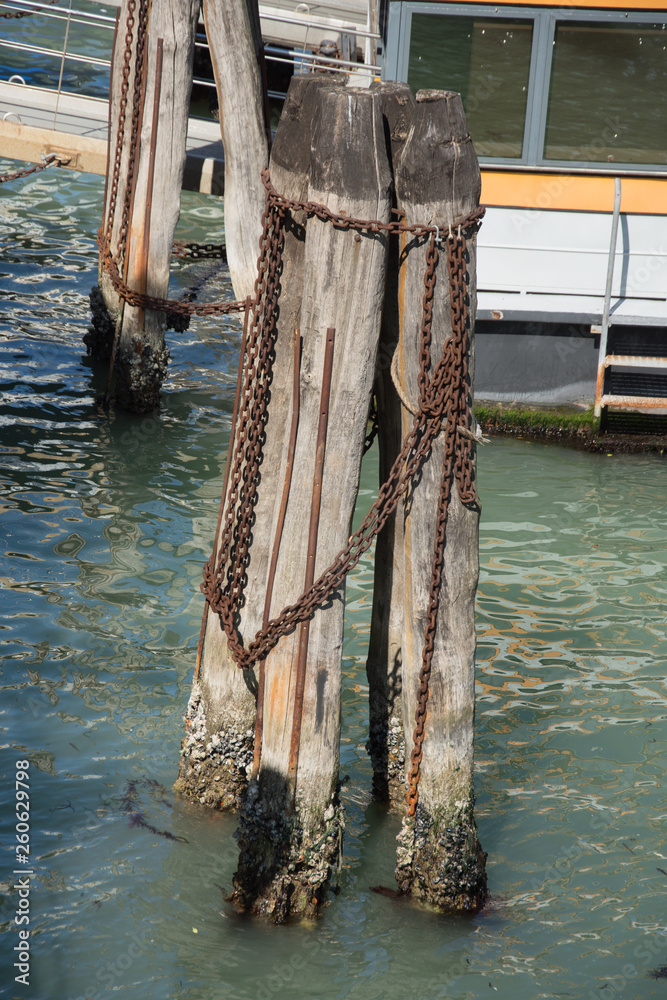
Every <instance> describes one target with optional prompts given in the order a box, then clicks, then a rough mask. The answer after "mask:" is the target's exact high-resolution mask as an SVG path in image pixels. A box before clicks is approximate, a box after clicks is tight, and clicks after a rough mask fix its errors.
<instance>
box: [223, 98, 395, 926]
mask: <svg viewBox="0 0 667 1000" xmlns="http://www.w3.org/2000/svg"><path fill="white" fill-rule="evenodd" d="M390 183H391V177H390V173H389V167H388V163H387V156H386V149H385V143H384V136H383V131H382V113H381V104H380V99H379V97H378V96H377V95H376V94H374V93H370V92H369V91H368V90H357V89H353V88H349V87H346V88H336V87H334V88H331V89H327V88H324V89H323V90H322V91H321V92H320V93H318V95H317V98H316V106H315V113H314V116H313V130H312V140H311V157H310V180H309V186H308V199H309V201H311V202H317V203H320V204H321V203H326V205H327V206H328V208H329V209H330V210H331V211H332V212H334V213H338V214H341V213H345V214H346V215H347V216H349V217H356V218H362V219H379V220H380V221H385V222H386V221H388V220H389V216H390V208H391V202H390ZM386 252H387V237H386V235H385V234H382V233H372V232H358V231H357V232H354V231H352V232H350V231H346V230H345V229H340V228H336V227H334V226H333V225H332V224H331V222H329V221H323V220H322V219H321V218H318V217H311V218H309V220H308V225H307V229H306V243H305V257H304V275H303V296H302V304H301V312H300V321H299V322H300V333H301V338H302V344H303V349H302V358H301V379H300V393H299V397H300V398H299V430H298V435H297V439H296V449H295V455H294V469H295V470H298V474H295V475H294V476H293V478H292V487H291V492H290V497H289V502H288V505H287V510H286V518H285V523H284V528H283V531H282V541H281V545H280V554H279V558H278V564H277V572H276V580H275V584H274V589H273V600H272V606H271V613H272V616H275V614H276V612H278V611H279V610H280V609H281V608H282V607H284V606H285V605H286V604H287V603H290V602H293V601H294V599H295V598H296V597H298V595H299V594H300V593H301V591H302V590H303V589H304V586H305V587H306V588H307V586H308V580H309V578H310V577H309V576H308V575H307V568H308V567H310V572H311V573H313V572H314V574H315V576H318V575H319V574H320V573H321V571H322V570H324V569H325V568H326V567H327V566H328V565H329V563H330V562H331V561H332V559H333V558H334V556H335V555H336V554H337V553H338V552H339V551H340V550H341V549H342V548H344V547H345V545H346V543H347V539H348V535H349V531H350V523H351V518H352V514H353V511H354V503H355V499H356V493H357V488H358V481H359V472H360V465H361V454H362V449H363V441H364V437H365V430H366V418H367V414H368V406H369V402H370V395H371V389H372V384H373V374H374V367H375V360H376V353H377V345H378V337H379V330H380V317H381V308H382V296H383V291H384V278H385V265H386ZM333 330H335V345H334V346H333V350H332V340H333V337H332V331H333ZM327 345H328V347H327ZM327 358H328V359H329V360H330V361H332V368H331V371H330V377H331V396H330V402H329V406H328V419H327V423H328V426H329V434H328V436H327V437H326V444H325V447H324V461H323V468H322V475H321V482H320V487H319V488H320V489H321V511H322V523H321V524H320V526H319V530H318V529H317V523H316V518H315V519H313V511H314V510H315V504H314V502H313V498H314V494H315V491H314V484H315V485H317V472H316V469H317V466H316V464H315V460H316V456H317V455H318V454H320V451H321V446H322V438H321V436H320V437H318V438H317V440H316V435H315V428H316V427H317V426H318V424H319V423H320V416H321V412H322V407H323V405H324V396H325V394H324V393H323V392H322V384H323V378H325V377H326V373H327V372H328V366H327V364H326V359H327ZM314 473H315V480H314V479H313V475H314ZM309 523H310V525H311V531H310V532H308V530H307V526H308V524H309ZM343 612H344V598H343V593H342V588H341V590H340V591H338V592H336V593H335V594H333V595H332V597H331V598H330V601H329V602H327V605H326V606H325V607H324V608H322V609H320V610H318V611H316V612H315V615H314V617H313V619H312V622H311V623H310V629H309V635H307V634H305V630H304V626H303V625H302V626H301V627H300V628H299V629H297V630H296V631H295V632H293V633H291V634H289V635H287V636H285V637H284V638H283V639H281V640H280V641H279V643H278V645H277V646H276V647H275V648H274V649H273V650H272V651H271V652H270V653H269V656H268V658H267V661H266V685H265V691H264V706H263V708H264V711H263V730H262V734H261V756H260V760H259V774H258V780H257V782H256V783H253V785H252V787H251V788H250V790H249V794H248V799H247V802H246V805H245V807H244V810H243V813H242V820H241V827H240V831H239V845H240V849H241V853H240V859H239V868H238V871H237V873H236V876H235V878H234V885H235V893H234V898H235V899H236V901H237V903H238V904H239V905H240V906H241V907H242V908H244V909H251V910H254V911H255V912H261V913H264V914H267V915H270V916H271V917H272V919H274V920H284V919H286V918H287V917H288V916H290V915H298V914H301V915H303V914H306V915H314V914H315V913H316V912H317V910H318V907H319V905H320V903H321V902H322V896H323V894H324V891H325V887H326V884H327V883H328V882H329V881H330V879H331V874H332V870H333V868H334V867H335V865H336V862H337V859H338V856H339V851H340V838H341V835H342V817H341V811H340V807H339V804H338V798H337V786H338V762H339V732H340V688H341V650H342V641H343ZM301 699H302V703H301V704H299V702H300V700H301Z"/></svg>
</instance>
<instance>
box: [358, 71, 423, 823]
mask: <svg viewBox="0 0 667 1000" xmlns="http://www.w3.org/2000/svg"><path fill="white" fill-rule="evenodd" d="M373 86H374V88H376V89H378V93H379V95H380V100H381V102H382V116H383V124H384V131H385V140H386V142H387V147H388V152H389V160H390V164H391V165H392V169H395V167H396V164H397V163H398V162H399V161H400V157H401V154H402V152H403V147H404V145H405V140H406V139H407V137H408V133H409V131H410V126H411V124H412V117H413V110H414V105H415V100H414V97H413V95H412V91H411V90H410V88H409V87H408V85H407V84H405V83H383V84H381V85H379V87H378V85H377V84H374V85H373ZM394 207H396V203H395V193H394ZM398 271H399V238H398V236H397V235H394V236H391V237H390V240H389V255H388V260H387V280H386V284H385V293H384V303H383V307H382V329H381V331H380V347H379V351H378V360H377V365H376V373H375V396H376V401H377V408H378V453H379V482H380V484H382V483H384V482H385V481H386V479H387V476H388V474H389V470H390V469H391V467H392V465H393V463H394V460H395V458H396V456H397V455H398V453H399V451H400V448H401V443H402V425H401V403H400V400H399V398H398V394H397V392H396V389H395V388H394V384H393V380H392V377H391V362H392V358H393V355H394V351H395V350H396V347H397V345H398V339H399V309H398ZM399 509H400V508H399ZM402 637H403V520H402V517H397V514H396V512H394V513H393V514H392V515H391V516H390V517H389V519H388V520H387V523H386V524H385V526H384V528H383V529H382V531H381V532H380V534H379V535H378V538H377V542H376V545H375V566H374V579H373V611H372V617H371V634H370V642H369V647H368V659H367V662H366V675H367V677H368V700H369V705H368V714H369V740H368V749H369V753H370V757H371V763H372V765H373V792H374V795H375V797H376V798H377V799H379V800H380V801H386V802H388V803H389V804H390V805H392V806H394V807H396V808H401V807H403V806H404V805H405V775H404V764H405V736H404V732H403V713H402V702H401V686H402V669H401V663H402Z"/></svg>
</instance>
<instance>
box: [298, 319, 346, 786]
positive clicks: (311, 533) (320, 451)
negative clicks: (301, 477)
mask: <svg viewBox="0 0 667 1000" xmlns="http://www.w3.org/2000/svg"><path fill="white" fill-rule="evenodd" d="M335 337H336V330H335V328H334V327H332V326H330V327H329V329H328V330H327V339H326V346H325V351H324V372H323V375H322V395H321V397H320V418H319V421H318V425H317V448H316V451H315V472H314V475H313V499H312V502H311V506H310V526H309V530H308V551H307V554H306V578H305V582H304V591H307V590H309V589H310V588H311V587H312V585H313V581H314V579H315V556H316V555H317V532H318V528H319V524H320V501H321V499H322V472H323V469H324V452H325V449H326V442H327V427H328V423H329V396H330V393H331V374H332V370H333V353H334V340H335ZM309 635H310V619H307V620H306V621H305V622H302V624H301V628H300V630H299V649H298V654H297V666H296V683H295V690H294V715H293V718H292V738H291V740H290V759H289V780H290V783H291V788H292V805H293V804H294V799H295V796H296V775H297V769H298V766H299V745H300V742H301V719H302V716H303V696H304V692H305V688H306V661H307V659H308V638H309Z"/></svg>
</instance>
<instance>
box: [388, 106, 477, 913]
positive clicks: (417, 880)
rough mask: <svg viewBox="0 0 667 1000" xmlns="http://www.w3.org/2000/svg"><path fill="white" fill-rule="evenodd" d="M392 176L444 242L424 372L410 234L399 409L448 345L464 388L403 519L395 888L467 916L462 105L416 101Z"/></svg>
mask: <svg viewBox="0 0 667 1000" xmlns="http://www.w3.org/2000/svg"><path fill="white" fill-rule="evenodd" d="M395 177H396V192H397V201H398V206H399V209H402V210H403V212H404V213H405V222H406V223H407V224H408V225H410V224H412V223H416V222H427V223H429V224H430V225H437V226H439V227H440V236H441V237H442V242H440V243H436V244H435V246H436V247H439V251H438V259H437V265H436V270H435V280H436V284H435V290H434V295H433V317H432V329H431V337H432V339H431V344H430V362H428V363H427V364H426V365H424V362H423V359H422V357H420V347H421V336H420V319H421V315H422V305H421V303H422V299H423V295H424V263H423V262H424V252H423V248H422V249H421V251H417V252H415V249H414V246H413V247H410V245H409V234H405V235H404V239H403V247H402V255H401V269H400V273H399V302H400V319H401V334H400V347H399V355H398V365H397V376H398V380H399V384H400V386H399V387H400V388H402V391H403V393H404V395H405V397H406V401H407V402H408V403H410V402H412V407H413V408H416V407H417V406H418V405H419V403H420V401H421V400H422V399H423V393H424V375H425V373H428V372H429V371H431V372H432V370H433V367H434V366H435V364H436V361H437V360H438V359H439V358H440V357H441V356H442V352H443V347H444V344H445V341H447V340H449V341H451V344H450V347H449V351H450V358H451V364H450V365H449V375H450V377H449V382H450V387H451V390H452V397H450V398H456V394H457V393H458V388H459V386H460V388H461V389H462V390H463V391H462V395H461V397H460V399H461V404H460V406H459V408H458V411H455V412H451V411H449V415H447V413H448V411H447V406H448V405H450V404H448V403H447V401H446V399H445V398H443V406H444V407H445V414H446V419H445V421H444V422H443V427H442V431H441V433H440V434H439V435H438V437H437V438H436V439H435V441H434V443H433V445H432V448H431V451H430V455H429V456H428V458H427V460H426V461H425V463H424V464H423V466H422V468H421V472H420V473H419V475H418V477H417V479H416V481H415V483H414V484H413V488H412V489H411V491H410V493H409V495H408V500H407V504H406V505H405V507H404V509H403V511H402V514H403V523H404V567H403V570H404V609H405V611H404V630H403V642H402V647H403V718H404V719H405V728H406V742H407V744H408V746H407V749H408V751H410V750H412V754H411V759H408V760H407V761H406V778H407V782H408V785H409V788H410V791H409V797H408V801H409V803H410V802H411V803H412V805H411V806H410V805H409V808H408V815H407V816H406V817H405V819H404V821H403V827H402V830H401V833H400V834H399V838H398V843H399V847H398V855H397V866H396V878H397V881H398V884H399V887H400V888H401V890H403V891H405V892H410V893H412V894H413V895H415V896H418V897H420V898H422V899H425V900H427V901H428V902H430V903H432V904H434V905H436V906H437V907H439V908H442V909H447V908H451V909H454V910H458V911H475V910H478V909H479V908H480V907H481V906H482V905H483V903H484V901H485V899H486V872H485V857H486V856H485V855H484V853H483V852H482V849H481V847H480V845H479V841H478V839H477V831H476V826H475V821H474V817H473V806H474V790H473V733H474V716H475V687H474V681H475V678H474V651H475V633H474V600H475V589H476V585H477V577H478V566H479V561H478V559H479V557H478V522H479V509H478V506H477V504H476V503H475V500H474V456H473V451H472V449H473V448H474V445H473V442H471V441H470V426H471V423H472V410H471V407H472V399H471V379H472V370H471V367H470V366H471V360H469V356H468V355H469V348H468V345H467V342H466V341H467V337H466V335H465V329H464V328H465V326H466V322H465V315H463V319H462V321H459V320H458V319H457V316H456V312H457V309H458V306H462V311H463V313H465V311H466V310H469V311H470V316H469V319H470V331H472V326H473V324H474V314H473V313H472V310H474V302H475V287H474V275H475V239H474V236H471V237H470V238H469V239H468V241H467V248H466V256H467V258H468V259H467V261H464V262H463V265H462V268H459V270H458V271H457V275H458V277H457V278H456V281H457V282H458V289H457V295H456V301H455V303H454V307H455V308H454V312H452V310H451V302H450V281H449V276H448V268H447V255H448V253H450V254H456V253H457V252H458V251H460V250H461V249H462V247H463V243H462V240H461V234H459V232H458V230H457V228H456V223H457V221H458V220H459V219H464V218H465V217H466V216H468V215H469V213H472V212H473V211H474V210H475V209H476V208H477V206H478V204H479V193H480V174H479V166H478V163H477V158H476V156H475V152H474V149H473V146H472V143H471V140H470V135H469V133H468V130H467V126H466V122H465V116H464V113H463V106H462V104H461V99H460V96H459V95H458V94H452V93H448V92H443V91H421V92H420V93H419V94H417V106H416V109H415V114H414V120H413V124H412V128H411V130H410V134H409V136H408V139H407V141H406V143H405V148H404V151H403V154H402V156H401V158H400V161H399V163H398V164H397V166H396V170H395ZM450 227H453V228H451V230H450ZM463 238H464V239H465V233H464V234H463ZM417 242H422V243H423V241H417ZM466 263H467V273H468V275H469V276H470V277H471V279H472V280H471V283H470V285H468V286H467V287H466V286H463V285H462V282H463V281H464V280H465V279H464V278H463V272H464V269H465V265H466ZM459 292H460V296H459V294H458V293H459ZM455 323H456V326H457V327H458V332H457V330H456V329H454V335H453V327H454V324H455ZM462 328H463V332H462ZM461 334H462V335H461ZM427 360H428V359H427ZM412 419H413V418H412V415H411V413H410V412H408V410H407V408H404V414H403V430H404V433H407V431H408V429H409V427H410V426H411V425H412ZM461 427H462V428H463V430H460V428H461ZM448 463H449V464H448ZM471 480H473V482H472V483H471ZM462 490H463V492H464V497H463V498H462V497H461V495H460V494H461V491H462ZM447 500H448V503H447ZM443 510H444V512H445V515H444V517H443ZM437 531H438V532H446V535H445V541H446V544H445V546H444V555H443V562H442V567H441V574H442V586H441V589H440V592H439V600H438V599H437V588H436V599H435V602H434V584H435V583H436V582H437V581H435V580H434V575H436V576H437V575H438V573H439V572H440V570H438V567H437V566H436V563H437V558H436V557H435V556H434V549H436V550H437V547H438V546H437V535H436V532H437ZM434 570H436V573H435V574H434ZM429 636H430V639H429ZM427 639H429V641H431V640H432V643H433V654H432V659H431V660H430V663H428V662H427V660H428V656H427V655H426V654H425V653H424V650H425V641H426V640H427ZM426 645H427V647H428V643H427V644H426ZM425 692H426V693H425ZM420 717H421V723H420V722H419V719H420ZM412 720H416V721H417V725H416V730H417V731H419V730H420V729H421V728H422V727H423V744H421V746H420V745H419V744H420V740H419V737H418V739H417V743H416V745H415V746H414V747H413V740H412V739H411V738H410V730H411V729H412V725H411V723H412ZM406 756H407V754H406ZM410 813H414V814H413V815H411V814H410Z"/></svg>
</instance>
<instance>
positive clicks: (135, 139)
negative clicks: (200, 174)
mask: <svg viewBox="0 0 667 1000" xmlns="http://www.w3.org/2000/svg"><path fill="white" fill-rule="evenodd" d="M150 7H151V4H150V3H149V8H148V9H149V17H150ZM128 20H129V17H128ZM148 23H150V21H149V22H148ZM146 33H148V24H147V26H146ZM111 72H112V73H113V66H112V68H111ZM147 73H148V45H146V46H145V47H144V51H143V60H142V64H141V66H135V75H138V74H141V85H140V91H139V92H140V94H141V100H140V101H139V111H138V115H137V130H136V132H135V133H134V134H133V136H132V140H131V147H134V164H135V166H134V170H133V172H132V176H131V177H130V196H129V200H128V214H127V217H128V219H129V220H130V225H131V223H132V215H133V212H134V195H135V192H136V190H137V174H138V172H139V165H138V156H137V153H139V152H140V150H139V143H140V138H141V126H142V125H143V120H144V107H145V105H146V75H147ZM109 106H110V107H111V94H110V95H109ZM130 154H131V155H130V158H132V149H131V150H130ZM109 224H110V225H111V226H112V227H113V219H111V220H108V221H107V225H109ZM110 235H112V234H110ZM125 240H126V245H125V248H124V252H125V259H124V261H123V282H124V283H125V284H127V271H128V267H129V263H130V254H129V249H130V248H129V246H128V245H127V244H129V242H130V234H129V233H128V234H127V235H126V237H125ZM124 315H125V299H122V300H121V303H120V308H119V310H118V316H117V317H116V329H115V331H114V338H113V345H112V347H111V357H110V359H109V372H108V374H107V384H106V389H105V391H104V404H105V406H108V405H109V399H110V395H111V379H112V378H113V370H114V366H115V364H116V352H117V351H118V344H119V342H120V334H121V330H122V327H123V317H124Z"/></svg>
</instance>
